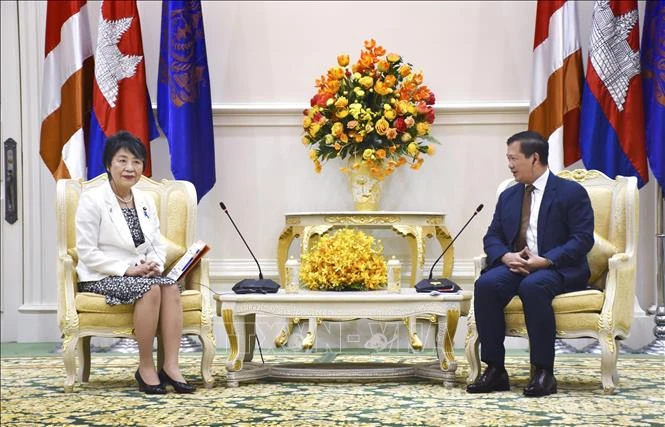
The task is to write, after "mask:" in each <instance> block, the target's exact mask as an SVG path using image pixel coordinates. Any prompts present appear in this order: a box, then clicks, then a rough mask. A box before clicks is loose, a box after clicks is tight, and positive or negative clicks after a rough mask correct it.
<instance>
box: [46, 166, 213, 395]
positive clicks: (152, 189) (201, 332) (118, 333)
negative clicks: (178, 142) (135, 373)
mask: <svg viewBox="0 0 665 427" xmlns="http://www.w3.org/2000/svg"><path fill="white" fill-rule="evenodd" d="M106 182H107V177H106V174H103V175H100V176H98V177H96V178H94V179H92V180H90V181H82V180H73V179H61V180H59V181H58V183H57V196H56V197H57V199H56V204H57V206H56V216H57V225H56V227H57V244H58V261H57V262H58V265H57V272H58V324H59V326H60V330H61V331H62V337H63V351H62V352H63V358H64V364H65V370H66V378H65V385H64V387H65V391H66V392H71V391H73V389H74V383H75V382H76V379H77V375H76V365H77V361H76V358H77V356H78V380H79V381H81V382H87V381H88V379H89V377H90V338H91V337H92V336H98V337H119V338H133V337H134V335H133V333H134V330H133V312H134V305H133V304H123V305H116V306H111V305H108V304H106V300H105V297H104V296H102V295H98V294H93V293H88V292H78V290H77V282H78V279H77V277H76V262H77V260H78V257H77V253H76V226H75V216H76V208H77V206H78V202H79V197H80V195H81V192H83V191H86V190H87V189H90V188H93V187H97V186H100V185H103V184H105V183H106ZM136 187H137V188H139V189H141V190H142V191H143V192H145V193H146V194H149V195H151V196H152V197H153V198H154V200H155V205H156V207H157V212H158V214H159V221H160V229H161V232H162V235H163V236H164V237H165V241H166V246H167V253H166V262H165V266H169V265H171V264H172V263H173V262H174V261H177V259H178V258H179V257H180V256H181V255H182V254H184V252H185V250H186V248H187V247H189V245H191V244H192V243H193V242H194V240H195V237H196V236H195V233H196V209H197V204H196V203H197V201H196V190H195V189H194V186H193V185H192V184H191V183H189V182H187V181H169V180H162V182H156V181H153V180H151V179H149V178H146V177H144V176H142V177H141V179H140V180H139V182H138V183H137V184H136ZM203 286H207V287H209V286H210V283H209V273H208V260H206V259H205V258H204V259H202V260H201V262H200V263H199V264H198V265H197V266H196V267H195V268H194V270H193V271H192V272H191V273H189V274H188V276H187V277H186V279H185V283H184V288H185V290H184V291H183V292H182V294H181V298H182V306H183V329H182V333H183V335H187V334H191V335H198V336H199V338H200V340H201V344H202V346H203V355H202V358H201V376H202V377H203V383H204V386H205V387H206V388H210V387H212V385H213V378H212V375H211V373H210V367H211V365H212V361H213V358H214V356H215V339H214V336H213V332H212V315H213V311H212V306H211V299H210V293H209V292H208V291H207V290H206V289H201V288H202V287H203ZM162 350H163V349H162V346H161V342H160V340H159V337H158V364H159V365H160V366H161V364H162V361H163V351H162Z"/></svg>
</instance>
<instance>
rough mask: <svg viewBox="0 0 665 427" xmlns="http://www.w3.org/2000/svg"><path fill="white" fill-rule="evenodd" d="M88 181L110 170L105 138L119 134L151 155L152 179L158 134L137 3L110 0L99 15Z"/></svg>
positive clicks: (148, 166) (148, 169)
mask: <svg viewBox="0 0 665 427" xmlns="http://www.w3.org/2000/svg"><path fill="white" fill-rule="evenodd" d="M92 109H93V111H92V115H91V118H90V146H89V149H88V178H93V177H95V176H97V175H99V174H100V173H102V172H104V171H105V168H104V164H103V161H102V155H103V153H104V144H105V143H106V138H107V137H109V136H111V135H114V134H115V133H117V132H118V131H120V130H126V131H129V132H131V133H132V134H134V135H135V136H136V137H137V138H139V139H140V140H141V142H143V144H144V145H145V147H146V152H147V154H148V157H147V159H146V162H145V166H144V168H143V175H145V176H151V175H152V168H151V163H150V141H152V140H153V139H155V138H157V137H158V136H159V131H158V130H157V127H156V126H155V118H154V116H153V114H152V105H151V103H150V95H149V94H148V88H147V86H146V80H145V58H144V56H143V41H142V39H141V23H140V21H139V11H138V9H137V7H136V0H131V1H105V2H103V3H102V5H101V13H100V15H99V33H98V36H97V49H96V51H95V80H94V83H93V88H92Z"/></svg>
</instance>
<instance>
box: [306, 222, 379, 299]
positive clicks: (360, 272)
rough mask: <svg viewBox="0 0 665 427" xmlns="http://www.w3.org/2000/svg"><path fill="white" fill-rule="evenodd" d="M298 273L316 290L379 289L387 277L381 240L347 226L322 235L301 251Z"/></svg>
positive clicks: (309, 286) (309, 287)
mask: <svg viewBox="0 0 665 427" xmlns="http://www.w3.org/2000/svg"><path fill="white" fill-rule="evenodd" d="M299 276H300V281H301V282H302V283H303V284H304V285H305V287H307V288H308V289H313V290H318V291H342V290H372V289H381V288H384V287H385V286H386V282H387V280H388V272H387V265H386V260H385V259H384V258H383V247H382V246H381V243H380V242H378V241H376V240H374V238H373V237H372V236H369V235H367V234H365V233H363V232H362V231H360V230H354V229H349V228H344V229H341V230H338V231H337V232H335V233H334V234H333V235H328V234H326V235H324V236H322V237H321V239H320V240H319V242H318V243H317V244H316V246H314V247H313V248H312V249H310V250H309V251H307V252H306V253H305V254H303V255H302V259H301V265H300V275H299Z"/></svg>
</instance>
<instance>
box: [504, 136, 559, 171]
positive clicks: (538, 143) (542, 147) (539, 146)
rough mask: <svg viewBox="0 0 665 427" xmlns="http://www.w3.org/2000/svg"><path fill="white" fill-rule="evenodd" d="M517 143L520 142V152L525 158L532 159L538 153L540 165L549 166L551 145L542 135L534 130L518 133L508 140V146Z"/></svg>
mask: <svg viewBox="0 0 665 427" xmlns="http://www.w3.org/2000/svg"><path fill="white" fill-rule="evenodd" d="M516 141H519V142H520V152H521V153H522V154H524V156H525V157H531V156H532V155H533V153H538V157H539V159H540V160H539V161H540V164H542V165H543V166H547V161H548V157H549V153H550V145H549V144H548V143H547V141H546V140H545V138H543V136H542V135H541V134H539V133H538V132H534V131H532V130H527V131H523V132H518V133H516V134H515V135H513V136H511V137H510V138H508V141H506V145H510V144H512V143H513V142H516Z"/></svg>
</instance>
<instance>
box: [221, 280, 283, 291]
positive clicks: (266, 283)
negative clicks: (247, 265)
mask: <svg viewBox="0 0 665 427" xmlns="http://www.w3.org/2000/svg"><path fill="white" fill-rule="evenodd" d="M231 289H232V290H233V292H235V293H236V294H274V293H277V291H278V290H279V285H278V284H277V282H275V281H274V280H272V279H243V280H241V281H239V282H238V283H236V284H235V285H233V288H231Z"/></svg>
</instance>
